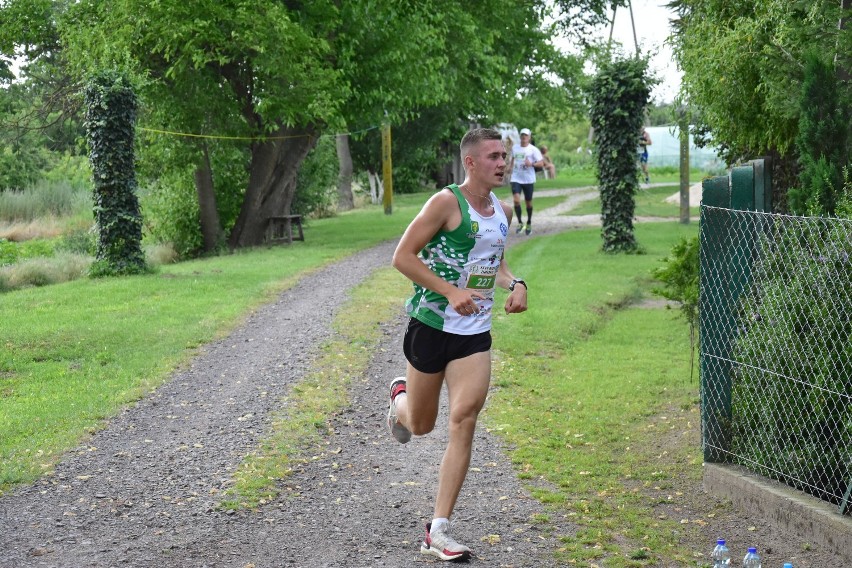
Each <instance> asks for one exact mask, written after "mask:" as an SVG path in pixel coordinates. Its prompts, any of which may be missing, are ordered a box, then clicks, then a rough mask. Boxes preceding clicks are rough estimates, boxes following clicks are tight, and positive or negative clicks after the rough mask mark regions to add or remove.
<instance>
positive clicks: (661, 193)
mask: <svg viewBox="0 0 852 568" xmlns="http://www.w3.org/2000/svg"><path fill="white" fill-rule="evenodd" d="M679 190H680V186H679V185H663V186H659V187H648V188H646V187H640V188H639V191H638V192H637V193H636V196H635V201H636V215H638V216H644V217H672V218H678V217H680V204H678V203H666V202H665V199H666V197H668V196H670V195H671V194H673V193H676V192H678V191H679ZM600 212H601V200H600V198H595V199H590V200H589V201H584V202H582V203H580V204H579V205H577V207H575V208H574V209H572V210H571V211H569V212H567V213H565V214H566V215H590V214H593V213H600ZM689 215H690V216H691V217H697V216H698V207H690V208H689Z"/></svg>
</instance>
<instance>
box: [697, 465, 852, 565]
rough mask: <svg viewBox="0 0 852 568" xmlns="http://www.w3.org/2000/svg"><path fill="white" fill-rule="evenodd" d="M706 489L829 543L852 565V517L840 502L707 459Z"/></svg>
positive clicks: (775, 521)
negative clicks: (841, 511)
mask: <svg viewBox="0 0 852 568" xmlns="http://www.w3.org/2000/svg"><path fill="white" fill-rule="evenodd" d="M704 489H705V490H706V491H708V492H710V493H713V494H714V495H717V496H719V497H723V498H727V499H730V500H731V502H732V503H733V504H734V506H735V507H737V508H739V509H746V510H750V511H754V512H755V513H756V514H758V515H759V516H761V517H762V518H764V519H765V520H766V522H767V523H770V524H772V525H774V526H776V527H783V528H785V529H787V530H789V531H790V532H792V533H794V534H798V535H801V536H802V537H803V538H806V539H808V540H810V541H811V542H814V543H819V544H820V545H822V546H825V547H826V548H828V549H830V550H832V551H833V552H834V553H835V554H838V555H840V556H842V557H844V558H845V559H846V560H847V561H848V562H849V565H852V518H850V517H846V516H841V515H839V514H838V513H837V506H835V505H829V504H828V503H826V502H825V501H821V500H819V499H817V498H816V497H812V496H810V495H807V494H805V493H801V492H799V491H796V490H795V489H793V488H792V487H788V486H787V485H783V484H781V483H778V482H777V481H773V480H771V479H767V478H765V477H762V476H760V475H757V474H755V473H752V472H750V471H748V470H746V469H745V468H742V467H739V466H734V465H723V464H717V463H705V464H704Z"/></svg>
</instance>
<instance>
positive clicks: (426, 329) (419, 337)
mask: <svg viewBox="0 0 852 568" xmlns="http://www.w3.org/2000/svg"><path fill="white" fill-rule="evenodd" d="M489 349H491V332H490V331H484V332H482V333H477V334H475V335H458V334H455V333H448V332H446V331H441V330H440V329H435V328H434V327H431V326H428V325H426V324H425V323H423V322H422V321H420V320H418V319H416V318H411V319H410V320H409V322H408V328H407V329H406V330H405V338H403V340H402V351H403V353H405V358H406V359H408V362H409V363H411V366H412V367H414V368H415V369H417V370H418V371H420V372H421V373H430V374H431V373H438V372H440V371H443V370H444V369H446V368H447V365H448V364H449V363H450V361H454V360H456V359H462V358H464V357H467V356H468V355H473V354H474V353H481V352H483V351H488V350H489Z"/></svg>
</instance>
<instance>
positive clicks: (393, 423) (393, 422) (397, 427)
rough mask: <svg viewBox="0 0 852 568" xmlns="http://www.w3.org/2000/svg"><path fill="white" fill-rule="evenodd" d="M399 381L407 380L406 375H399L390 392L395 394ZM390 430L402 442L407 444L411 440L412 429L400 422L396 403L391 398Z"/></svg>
mask: <svg viewBox="0 0 852 568" xmlns="http://www.w3.org/2000/svg"><path fill="white" fill-rule="evenodd" d="M399 382H403V383H404V382H405V377H397V378H395V379H394V380H393V381H391V384H390V394H391V396H393V391H394V386H395V385H396V384H397V383H399ZM387 424H388V430H390V433H391V434H392V435H393V437H394V438H396V441H397V442H399V443H400V444H407V443H408V442H409V441H410V440H411V430H409V429H408V428H406V427H405V426H403V425H402V424H400V423H399V422H398V421H397V419H396V403H395V402H394V400H393V399H391V401H390V404H389V405H388V420H387Z"/></svg>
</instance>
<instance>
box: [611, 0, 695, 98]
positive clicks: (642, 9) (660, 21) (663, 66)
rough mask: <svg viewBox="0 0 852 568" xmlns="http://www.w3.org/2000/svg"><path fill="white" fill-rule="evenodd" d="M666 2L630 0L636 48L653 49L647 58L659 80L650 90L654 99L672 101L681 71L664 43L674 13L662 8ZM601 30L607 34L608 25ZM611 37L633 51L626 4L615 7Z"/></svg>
mask: <svg viewBox="0 0 852 568" xmlns="http://www.w3.org/2000/svg"><path fill="white" fill-rule="evenodd" d="M667 3H668V0H632V4H633V19H634V20H635V22H636V37H637V38H638V40H639V50H640V51H641V52H643V53H646V52H649V51H651V52H653V51H656V52H657V53H656V55H655V56H654V57H653V58H651V69H652V71H653V72H654V73H655V74H656V75H657V76H658V77H659V78H660V79H662V81H661V83H660V84H659V85H657V86H656V87H655V88H654V91H653V92H652V93H651V97H652V99H653V100H654V101H655V102H672V100H673V99H674V97H675V96H676V95H677V91H678V89H679V88H680V77H681V72H680V71H679V70H678V68H677V65H676V64H675V62H674V56H673V55H672V50H671V47H670V46H668V45H667V44H666V43H665V41H666V38H667V37H668V36H669V34H670V33H671V31H670V27H669V20H670V19H671V18H672V17H673V16H674V13H673V12H672V11H671V10H669V9H668V8H666V4H667ZM602 34H603V35H602V37H605V38H608V37H609V28H607V29H606V30H603V31H602ZM612 39H613V41H615V40H618V41H620V42H621V44H622V45H623V46H624V47H625V51H626V52H627V53H631V54H632V53H633V52H634V51H635V48H634V44H633V28H632V27H631V25H630V10H628V9H627V8H619V9H618V10H617V11H616V14H615V28H614V29H613V33H612Z"/></svg>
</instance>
